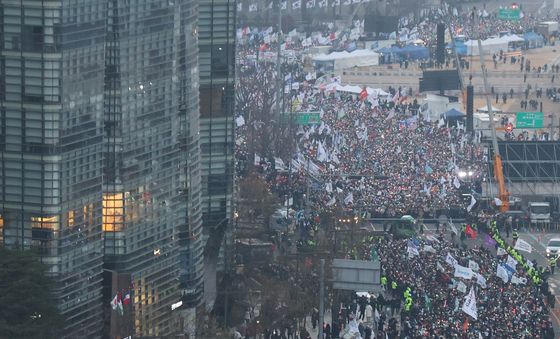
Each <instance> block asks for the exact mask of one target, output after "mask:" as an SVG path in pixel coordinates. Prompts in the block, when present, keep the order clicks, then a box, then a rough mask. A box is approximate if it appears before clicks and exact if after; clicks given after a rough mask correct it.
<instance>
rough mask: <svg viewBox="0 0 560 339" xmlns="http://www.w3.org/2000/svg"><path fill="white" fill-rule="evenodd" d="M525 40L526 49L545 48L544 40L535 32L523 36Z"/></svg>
mask: <svg viewBox="0 0 560 339" xmlns="http://www.w3.org/2000/svg"><path fill="white" fill-rule="evenodd" d="M523 39H525V48H540V47H543V46H544V38H543V36H542V35H540V34H537V33H535V32H527V33H525V34H523Z"/></svg>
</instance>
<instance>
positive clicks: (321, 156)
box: [317, 142, 329, 162]
mask: <svg viewBox="0 0 560 339" xmlns="http://www.w3.org/2000/svg"><path fill="white" fill-rule="evenodd" d="M328 159H329V157H328V155H327V152H326V151H325V148H324V147H323V143H322V142H319V146H318V147H317V160H319V161H320V162H325V161H327V160H328Z"/></svg>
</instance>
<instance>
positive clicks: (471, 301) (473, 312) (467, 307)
mask: <svg viewBox="0 0 560 339" xmlns="http://www.w3.org/2000/svg"><path fill="white" fill-rule="evenodd" d="M462 310H463V312H465V313H466V314H468V315H470V316H471V317H473V318H474V319H475V320H477V319H478V310H477V308H476V296H475V294H474V288H472V287H471V290H470V292H469V295H467V298H466V299H465V303H464V304H463V307H462Z"/></svg>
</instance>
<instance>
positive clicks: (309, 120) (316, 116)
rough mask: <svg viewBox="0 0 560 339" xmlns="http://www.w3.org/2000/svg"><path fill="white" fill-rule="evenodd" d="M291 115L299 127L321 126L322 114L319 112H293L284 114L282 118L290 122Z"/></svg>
mask: <svg viewBox="0 0 560 339" xmlns="http://www.w3.org/2000/svg"><path fill="white" fill-rule="evenodd" d="M290 114H292V119H294V122H295V123H296V124H297V125H320V124H321V113H319V112H293V113H288V112H286V113H284V114H282V116H283V117H284V119H286V120H289V119H290Z"/></svg>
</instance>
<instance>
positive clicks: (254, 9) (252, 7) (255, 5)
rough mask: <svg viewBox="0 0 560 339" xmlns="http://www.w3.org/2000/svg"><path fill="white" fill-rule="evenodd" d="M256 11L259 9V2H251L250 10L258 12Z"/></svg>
mask: <svg viewBox="0 0 560 339" xmlns="http://www.w3.org/2000/svg"><path fill="white" fill-rule="evenodd" d="M256 11H257V4H250V5H249V12H256Z"/></svg>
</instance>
